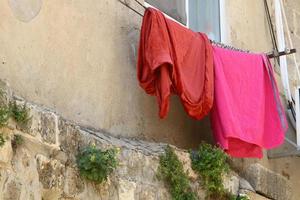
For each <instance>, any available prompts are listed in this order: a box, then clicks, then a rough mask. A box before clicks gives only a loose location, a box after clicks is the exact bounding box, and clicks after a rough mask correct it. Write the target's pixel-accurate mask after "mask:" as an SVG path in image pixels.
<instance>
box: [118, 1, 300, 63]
mask: <svg viewBox="0 0 300 200" xmlns="http://www.w3.org/2000/svg"><path fill="white" fill-rule="evenodd" d="M118 1H119V2H120V3H121V4H123V5H124V6H126V7H127V8H129V9H130V10H132V11H133V12H135V13H136V14H137V15H139V16H141V17H143V16H144V15H143V14H141V13H140V12H139V11H137V10H135V9H134V8H132V7H131V6H129V4H128V3H126V2H124V1H122V0H118ZM134 1H135V2H136V3H138V4H139V5H140V6H141V7H143V8H144V9H145V10H146V9H147V7H146V6H144V5H143V4H142V3H141V2H140V1H138V0H134ZM266 9H268V8H266ZM267 13H268V15H269V14H270V13H269V9H268V10H267ZM268 23H269V22H268ZM273 31H274V30H270V32H271V38H272V43H273V45H274V47H275V49H274V50H275V52H276V53H274V51H273V52H268V53H266V54H267V55H268V57H269V58H278V57H279V56H282V55H288V54H292V53H295V52H296V50H295V49H286V50H285V51H282V52H278V50H277V43H276V39H275V35H274V32H273ZM210 41H211V43H212V44H213V45H215V46H219V47H221V48H225V49H230V50H234V51H240V52H245V53H251V51H249V50H245V49H240V48H237V47H233V46H231V45H228V44H224V43H221V42H217V41H214V40H210Z"/></svg>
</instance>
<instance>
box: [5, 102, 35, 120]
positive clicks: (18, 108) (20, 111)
mask: <svg viewBox="0 0 300 200" xmlns="http://www.w3.org/2000/svg"><path fill="white" fill-rule="evenodd" d="M9 110H10V115H11V117H12V118H13V119H14V120H16V122H17V123H20V124H26V123H27V122H28V121H29V120H30V119H31V117H30V116H29V109H28V108H27V107H26V104H24V105H23V106H22V105H18V104H17V102H16V101H11V102H9Z"/></svg>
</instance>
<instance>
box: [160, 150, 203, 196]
mask: <svg viewBox="0 0 300 200" xmlns="http://www.w3.org/2000/svg"><path fill="white" fill-rule="evenodd" d="M159 163H160V165H159V168H158V177H159V178H161V179H163V180H164V181H165V183H166V184H167V185H168V187H169V189H170V193H171V196H172V199H173V200H196V199H197V195H196V193H194V192H193V191H192V189H191V187H190V181H189V179H188V177H187V174H186V173H185V172H184V170H183V165H182V163H181V162H180V161H179V159H178V157H177V155H176V154H175V152H174V150H173V149H172V148H171V147H170V146H167V148H166V150H165V154H163V155H161V156H160V162H159Z"/></svg>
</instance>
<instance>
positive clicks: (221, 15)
mask: <svg viewBox="0 0 300 200" xmlns="http://www.w3.org/2000/svg"><path fill="white" fill-rule="evenodd" d="M224 4H225V2H224V0H219V5H218V8H219V30H220V42H223V40H224V35H223V30H224V23H223V22H224V20H222V19H224V15H225V12H224ZM144 6H145V7H147V8H149V7H150V8H155V9H158V10H160V9H159V8H157V7H155V6H153V5H151V4H150V3H148V2H146V1H144ZM185 12H186V25H185V24H183V23H181V22H179V21H178V20H176V19H174V18H173V17H171V16H170V15H168V14H166V13H165V12H162V13H163V14H164V15H165V16H166V17H167V18H168V19H171V20H173V21H175V22H177V23H179V24H180V25H182V26H184V27H186V28H190V17H189V0H186V1H185Z"/></svg>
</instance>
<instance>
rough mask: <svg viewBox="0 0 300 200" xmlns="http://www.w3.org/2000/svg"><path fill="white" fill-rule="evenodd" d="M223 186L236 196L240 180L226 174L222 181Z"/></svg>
mask: <svg viewBox="0 0 300 200" xmlns="http://www.w3.org/2000/svg"><path fill="white" fill-rule="evenodd" d="M223 185H224V188H225V189H227V190H228V191H229V192H230V193H232V194H235V195H237V194H238V192H239V185H240V179H239V177H238V176H236V175H232V174H228V175H227V176H225V177H224V179H223Z"/></svg>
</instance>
